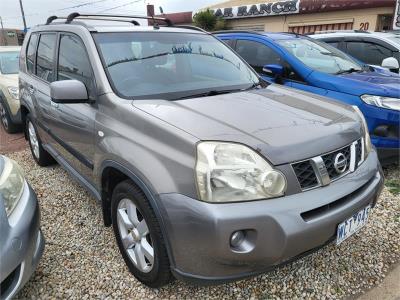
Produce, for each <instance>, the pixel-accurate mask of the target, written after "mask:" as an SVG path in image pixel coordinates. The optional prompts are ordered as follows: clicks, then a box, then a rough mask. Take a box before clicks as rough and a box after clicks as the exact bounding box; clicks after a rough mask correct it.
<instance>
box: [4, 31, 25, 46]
mask: <svg viewBox="0 0 400 300" xmlns="http://www.w3.org/2000/svg"><path fill="white" fill-rule="evenodd" d="M24 37H25V33H24V31H23V30H19V29H7V28H4V29H1V28H0V46H20V45H22V42H23V41H24Z"/></svg>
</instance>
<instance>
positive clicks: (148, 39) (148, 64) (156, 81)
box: [93, 32, 258, 99]
mask: <svg viewBox="0 0 400 300" xmlns="http://www.w3.org/2000/svg"><path fill="white" fill-rule="evenodd" d="M93 36H94V38H95V41H96V43H97V44H98V48H99V49H100V52H101V55H102V56H103V61H104V68H105V69H106V70H107V72H108V75H109V78H110V79H111V82H112V84H113V86H114V90H116V91H117V92H119V93H120V94H122V95H123V96H125V97H127V98H131V97H132V98H135V99H148V98H150V99H151V98H155V97H157V98H162V99H177V98H181V97H188V96H191V95H196V94H199V93H208V92H210V91H219V90H231V89H236V90H237V89H242V88H243V89H244V88H249V87H250V86H252V85H253V84H254V83H256V82H258V77H257V76H256V74H255V73H254V72H253V71H252V70H251V69H250V68H248V67H247V65H246V64H244V63H243V61H242V60H241V59H240V58H239V57H238V56H237V55H236V54H235V53H234V52H233V51H231V50H230V49H229V48H228V47H227V46H226V45H225V44H224V43H221V42H220V41H219V40H217V39H216V38H215V37H213V36H211V35H207V34H197V33H190V34H189V33H188V34H179V33H169V32H162V33H159V32H152V33H144V32H121V33H96V34H93Z"/></svg>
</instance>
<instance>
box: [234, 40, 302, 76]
mask: <svg viewBox="0 0 400 300" xmlns="http://www.w3.org/2000/svg"><path fill="white" fill-rule="evenodd" d="M236 49H237V52H238V53H239V54H240V55H241V56H242V57H243V58H244V60H246V61H247V62H248V63H249V65H251V66H252V67H253V68H254V69H255V70H256V71H257V72H258V73H260V74H261V73H264V72H263V70H262V69H263V67H264V66H265V65H270V64H278V65H282V66H283V67H285V75H284V76H285V77H286V78H287V79H290V80H295V81H303V79H302V78H301V77H300V76H299V75H298V74H297V73H296V72H295V71H294V70H293V69H292V67H291V66H290V65H289V64H288V63H287V62H285V61H284V60H283V59H282V58H281V57H280V55H279V54H277V53H276V52H275V51H274V50H273V49H271V48H269V47H268V46H266V45H264V44H261V43H258V42H253V41H247V40H238V41H237V44H236ZM264 75H267V76H268V75H271V74H268V73H264ZM271 76H272V75H271Z"/></svg>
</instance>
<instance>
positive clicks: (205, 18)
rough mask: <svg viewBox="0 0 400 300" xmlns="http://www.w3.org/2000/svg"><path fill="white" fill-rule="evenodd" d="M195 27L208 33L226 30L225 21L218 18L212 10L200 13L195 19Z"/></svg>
mask: <svg viewBox="0 0 400 300" xmlns="http://www.w3.org/2000/svg"><path fill="white" fill-rule="evenodd" d="M193 22H194V25H196V26H197V27H200V28H203V29H204V30H207V31H215V30H223V29H225V20H224V19H222V18H220V17H217V16H215V15H214V13H213V12H212V11H211V10H210V9H207V10H204V11H200V12H198V13H197V14H195V15H194V17H193Z"/></svg>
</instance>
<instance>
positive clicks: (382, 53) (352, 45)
mask: <svg viewBox="0 0 400 300" xmlns="http://www.w3.org/2000/svg"><path fill="white" fill-rule="evenodd" d="M347 52H348V53H349V54H350V55H351V56H354V57H355V58H357V59H359V60H361V61H362V62H364V63H367V64H370V65H380V64H381V63H382V60H384V59H385V58H387V57H391V56H392V55H393V54H392V51H390V50H389V49H387V48H385V47H382V46H380V45H377V44H373V43H368V42H347Z"/></svg>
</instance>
